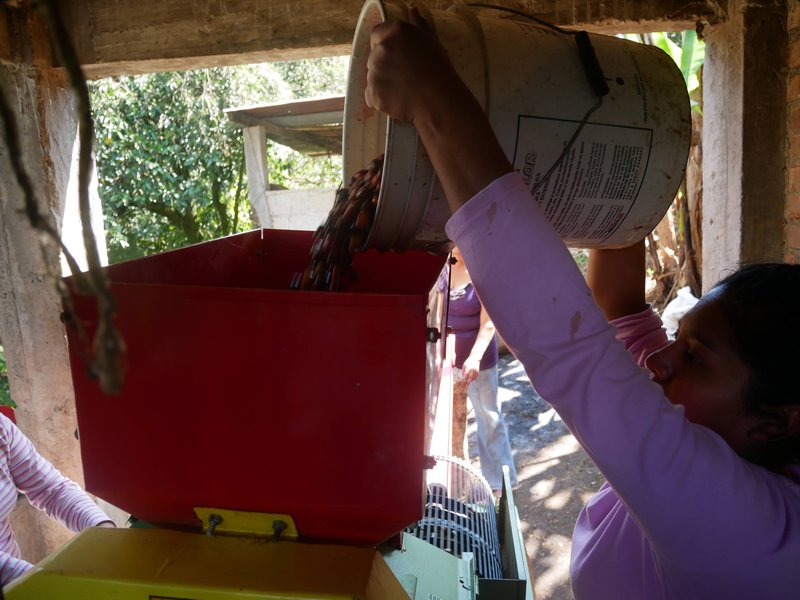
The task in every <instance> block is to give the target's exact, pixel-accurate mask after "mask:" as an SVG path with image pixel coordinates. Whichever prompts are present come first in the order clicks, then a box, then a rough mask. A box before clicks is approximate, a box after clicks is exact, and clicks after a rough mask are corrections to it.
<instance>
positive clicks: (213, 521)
mask: <svg viewBox="0 0 800 600" xmlns="http://www.w3.org/2000/svg"><path fill="white" fill-rule="evenodd" d="M220 523H222V517H220V516H219V515H217V514H211V515H208V531H206V534H207V535H208V537H214V531H215V530H216V529H217V525H219V524H220Z"/></svg>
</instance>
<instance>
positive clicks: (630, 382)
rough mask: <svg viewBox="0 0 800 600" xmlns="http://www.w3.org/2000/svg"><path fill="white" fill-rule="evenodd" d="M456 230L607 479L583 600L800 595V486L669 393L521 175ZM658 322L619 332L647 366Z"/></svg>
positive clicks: (581, 583) (513, 344) (497, 308)
mask: <svg viewBox="0 0 800 600" xmlns="http://www.w3.org/2000/svg"><path fill="white" fill-rule="evenodd" d="M447 232H448V235H449V237H450V239H452V240H453V241H454V242H455V243H456V244H457V245H458V247H459V248H460V249H461V252H462V254H463V256H464V259H465V262H466V264H467V265H468V266H469V271H470V274H471V276H472V280H473V282H474V284H475V287H476V289H477V290H478V293H479V295H480V297H481V300H482V302H483V303H484V306H485V307H486V309H487V311H488V312H489V314H490V315H491V317H492V321H493V322H494V324H495V326H496V327H497V330H498V332H499V333H500V335H501V336H502V338H503V339H504V340H505V341H506V343H507V344H508V346H509V348H510V349H511V350H512V351H513V352H514V354H515V355H516V356H517V358H518V359H519V360H520V362H521V363H522V364H523V365H524V367H525V369H526V371H527V373H528V375H529V377H530V379H531V381H532V382H533V384H534V385H535V386H536V390H537V391H538V392H539V394H540V395H541V396H542V397H543V398H544V399H545V400H547V401H548V402H550V403H551V404H552V405H553V407H554V408H555V409H556V410H557V411H558V413H559V414H560V415H561V417H562V419H563V420H564V423H565V424H566V425H567V427H568V428H569V429H570V431H571V432H572V433H573V434H574V435H575V437H576V438H577V440H578V441H579V442H580V444H581V446H582V447H583V448H584V450H585V451H586V452H587V453H588V455H589V456H590V457H591V458H592V460H593V461H594V462H595V464H596V465H597V466H598V468H599V469H600V471H601V472H602V473H603V474H604V476H605V477H606V480H607V483H606V484H605V485H604V486H603V487H602V488H601V490H600V491H599V492H598V493H597V494H596V495H595V496H594V497H593V498H592V499H591V500H590V501H589V502H588V503H587V504H586V506H585V507H584V509H583V511H582V512H581V514H580V516H579V518H578V522H577V524H576V526H575V531H574V535H573V540H572V563H571V568H570V571H571V576H572V586H573V592H574V594H575V597H576V599H577V600H582V599H586V598H590V599H592V600H605V599H608V600H619V599H620V598H625V599H639V598H641V599H646V600H657V599H661V598H670V599H680V600H687V599H702V600H715V599H722V598H724V599H726V600H739V599H741V600H745V599H746V600H752V599H754V598H758V599H759V600H769V599H773V598H774V599H776V600H778V599H780V600H784V599H787V598H800V568H799V567H800V486H798V485H797V484H796V483H794V482H793V481H792V480H790V479H788V478H786V477H783V476H781V475H778V474H776V473H773V472H771V471H768V470H766V469H764V468H762V467H759V466H756V465H754V464H752V463H750V462H747V461H745V460H743V459H742V458H740V457H739V456H738V455H737V454H736V453H735V452H734V451H733V450H732V449H731V448H730V446H728V444H727V443H726V442H725V441H724V440H723V439H722V438H721V437H720V436H719V435H717V434H716V433H714V432H713V431H711V430H709V429H707V428H705V427H702V426H699V425H695V424H693V423H690V422H689V421H687V420H686V418H685V416H684V411H683V408H682V407H681V406H676V405H673V404H671V403H670V402H669V401H668V400H667V399H666V398H665V397H664V394H663V392H662V390H661V388H660V387H659V386H658V385H656V384H655V383H653V382H651V380H650V377H649V375H648V373H647V372H646V371H645V370H644V369H642V368H641V367H640V366H639V364H637V361H636V360H634V359H632V357H631V353H629V351H628V349H626V347H625V344H623V343H621V342H620V341H619V340H617V339H616V334H617V329H616V328H615V327H614V326H613V325H611V324H609V323H608V322H607V321H606V319H605V318H604V316H603V314H602V312H601V311H600V309H599V308H598V307H597V306H596V305H595V303H594V301H593V299H592V296H591V292H590V291H589V289H588V287H587V285H586V283H585V281H584V279H583V277H582V276H581V274H580V272H579V270H578V268H577V267H576V265H575V263H574V261H573V259H572V257H571V256H570V254H569V252H568V251H567V250H566V249H565V247H564V245H563V243H562V242H561V240H560V239H558V237H557V236H556V235H555V233H554V232H553V230H552V228H551V227H550V225H549V224H548V222H547V220H546V219H545V217H544V215H543V214H542V211H541V210H540V209H539V207H538V206H537V204H536V203H535V202H534V201H533V200H532V198H531V196H530V194H529V192H528V190H527V188H526V187H525V185H524V183H523V182H522V180H521V179H520V178H519V176H518V175H517V174H516V173H510V174H507V175H505V176H503V177H501V178H499V179H498V180H496V181H495V182H493V183H492V184H491V185H489V186H488V187H487V188H485V189H484V190H482V191H481V192H480V193H478V194H477V195H476V196H475V197H474V198H472V199H471V200H470V201H469V202H468V203H467V204H466V205H465V206H463V207H462V208H461V209H460V210H459V211H458V212H456V214H455V215H453V217H452V218H451V219H450V221H449V222H448V224H447ZM653 318H657V317H655V316H654V315H648V314H644V313H643V314H641V315H634V316H633V317H630V318H629V320H627V322H626V321H625V320H623V321H622V322H621V323H618V325H619V326H620V327H621V329H620V333H621V335H622V336H623V337H626V338H627V339H626V343H628V345H629V346H631V351H632V353H633V354H634V355H635V356H636V357H637V358H638V359H641V358H643V357H644V356H645V355H646V354H647V352H648V351H649V350H650V349H652V348H653V347H655V346H657V345H658V344H659V343H663V337H662V334H660V333H658V331H657V329H658V326H656V327H655V328H654V326H653V325H654V324H653V323H652V322H651V323H650V324H647V323H646V322H645V321H647V320H648V319H653ZM637 320H638V322H637ZM626 327H627V328H629V329H630V331H628V332H626V331H625V329H626Z"/></svg>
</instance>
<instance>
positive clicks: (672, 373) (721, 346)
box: [645, 290, 759, 455]
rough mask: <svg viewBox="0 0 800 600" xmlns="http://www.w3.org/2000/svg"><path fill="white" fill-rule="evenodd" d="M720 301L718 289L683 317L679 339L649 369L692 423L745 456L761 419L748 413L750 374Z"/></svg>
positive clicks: (657, 354)
mask: <svg viewBox="0 0 800 600" xmlns="http://www.w3.org/2000/svg"><path fill="white" fill-rule="evenodd" d="M718 297H719V291H718V290H712V291H711V292H709V294H707V295H706V296H704V297H703V299H702V300H701V301H700V302H699V303H698V304H697V305H696V306H695V307H694V308H693V309H692V310H691V311H689V312H688V313H687V314H686V315H685V316H684V317H683V318H682V319H681V322H680V326H679V327H678V333H677V335H676V338H675V341H673V342H670V344H669V345H667V346H666V347H664V348H662V349H661V350H659V351H657V352H654V353H653V354H651V355H650V356H648V357H647V360H646V361H645V365H646V366H647V368H648V369H649V370H650V371H651V372H652V373H653V381H655V382H656V383H657V384H658V385H660V386H661V388H662V389H663V390H664V394H665V395H666V396H667V398H668V399H669V401H670V402H672V403H673V404H680V405H682V406H683V407H684V408H685V410H686V418H687V419H689V420H690V421H691V422H692V423H697V424H698V425H703V426H705V427H708V428H709V429H712V430H713V431H715V432H717V433H718V434H719V435H721V436H722V437H723V438H725V440H726V441H727V442H728V444H730V445H731V447H732V448H733V449H734V450H735V451H736V452H738V453H739V454H741V455H744V454H746V453H747V451H748V449H749V448H750V447H751V446H752V440H751V439H750V437H749V436H748V432H749V431H751V429H752V428H753V427H754V426H756V425H757V423H758V419H759V417H758V416H757V415H756V414H755V413H753V412H751V411H747V410H746V407H745V401H744V398H745V391H746V388H747V384H748V379H749V377H750V370H749V368H748V367H747V365H745V363H744V362H743V361H742V359H741V358H739V356H738V355H737V354H736V352H734V349H733V348H734V346H733V336H732V332H731V327H730V325H729V323H728V321H727V319H726V318H725V316H724V315H723V313H722V311H721V310H720V306H719V298H718Z"/></svg>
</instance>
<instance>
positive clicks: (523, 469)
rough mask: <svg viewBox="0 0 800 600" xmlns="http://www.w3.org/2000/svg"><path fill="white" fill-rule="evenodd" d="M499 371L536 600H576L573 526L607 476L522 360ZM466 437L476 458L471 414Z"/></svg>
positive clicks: (506, 360) (509, 360)
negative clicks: (538, 387)
mask: <svg viewBox="0 0 800 600" xmlns="http://www.w3.org/2000/svg"><path fill="white" fill-rule="evenodd" d="M498 368H499V371H500V401H501V402H502V404H503V413H504V415H505V418H506V424H507V426H508V430H509V434H510V435H511V447H512V448H513V450H514V459H515V461H516V465H517V472H518V475H519V485H518V486H517V488H516V490H515V492H514V500H515V502H516V503H517V506H518V508H519V513H520V519H521V521H522V523H521V525H522V531H523V535H524V536H525V545H526V548H527V550H528V556H529V557H530V559H531V568H532V575H533V580H534V592H535V595H536V600H573V596H572V590H571V588H570V583H569V553H570V539H571V537H572V527H573V525H574V524H575V519H576V518H577V516H578V512H579V511H580V509H581V507H582V506H583V504H584V502H586V500H587V499H588V498H589V497H590V496H591V495H592V494H593V493H594V492H595V491H597V489H598V488H599V487H600V485H601V484H602V482H603V477H602V475H600V473H599V472H598V471H597V468H596V467H595V466H594V465H593V464H592V462H591V461H590V460H589V458H588V457H587V455H586V453H585V452H584V451H583V450H582V449H581V448H580V446H579V445H578V443H577V441H576V440H575V438H574V437H573V436H572V435H571V434H570V433H569V432H568V431H567V429H566V427H565V426H564V424H563V423H562V421H561V419H560V418H559V417H558V415H556V414H555V412H554V411H553V409H551V408H550V406H549V405H548V404H547V403H546V402H544V401H543V400H542V399H541V398H539V396H538V395H537V394H536V392H535V391H534V389H533V388H532V387H531V384H530V381H529V380H528V376H527V375H526V374H525V372H524V371H523V369H522V365H521V364H520V363H519V361H517V360H516V359H515V358H514V357H513V356H511V355H506V356H502V357H501V359H500V364H499V365H498ZM467 434H468V436H469V452H470V457H476V456H477V440H476V425H475V420H474V416H473V415H472V412H471V411H470V419H469V425H468V431H467ZM473 460H474V462H476V463H477V459H473Z"/></svg>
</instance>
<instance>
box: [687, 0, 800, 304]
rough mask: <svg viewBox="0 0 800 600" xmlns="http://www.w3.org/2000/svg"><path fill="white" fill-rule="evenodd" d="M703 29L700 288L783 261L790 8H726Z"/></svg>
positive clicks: (745, 0) (740, 2) (776, 4)
mask: <svg viewBox="0 0 800 600" xmlns="http://www.w3.org/2000/svg"><path fill="white" fill-rule="evenodd" d="M728 10H729V15H728V20H727V21H725V22H724V23H721V24H717V25H714V26H713V27H706V28H705V31H704V34H705V40H706V62H705V67H704V83H703V87H704V96H703V142H702V143H703V288H704V289H706V290H707V289H709V287H711V286H713V285H714V283H715V282H716V281H718V280H719V279H720V278H721V277H723V276H724V275H726V274H727V273H728V272H730V271H731V270H732V269H735V268H736V267H737V266H738V265H740V264H742V263H749V262H763V261H779V260H782V259H783V258H784V255H785V250H784V237H785V227H784V222H785V220H784V214H785V211H786V198H785V195H786V183H785V182H786V165H787V161H786V121H787V117H786V115H787V103H786V94H787V91H786V90H787V73H788V66H787V64H788V59H787V55H788V44H789V42H788V31H787V18H788V5H787V4H786V2H784V1H780V0H775V1H773V2H769V1H767V2H753V1H749V0H733V1H731V2H729V3H728Z"/></svg>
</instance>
